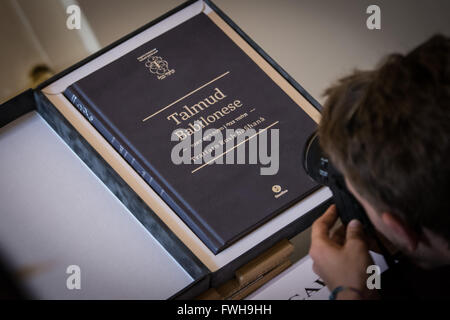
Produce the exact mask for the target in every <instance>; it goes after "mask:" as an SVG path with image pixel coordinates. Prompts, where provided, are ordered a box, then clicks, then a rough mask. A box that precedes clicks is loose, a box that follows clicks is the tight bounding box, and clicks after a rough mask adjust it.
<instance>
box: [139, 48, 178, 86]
mask: <svg viewBox="0 0 450 320" xmlns="http://www.w3.org/2000/svg"><path fill="white" fill-rule="evenodd" d="M156 53H158V50H157V49H152V50H150V51H149V52H147V53H144V54H143V55H142V56H140V57H139V58H137V59H138V61H139V62H145V66H146V67H147V68H148V70H149V71H150V73H153V74H155V75H156V78H157V79H158V80H163V79H165V78H167V77H168V76H170V75H171V74H174V73H175V69H170V68H169V63H168V62H167V60H164V59H163V58H162V57H160V56H156Z"/></svg>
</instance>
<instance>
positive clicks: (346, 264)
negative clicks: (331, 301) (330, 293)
mask: <svg viewBox="0 0 450 320" xmlns="http://www.w3.org/2000/svg"><path fill="white" fill-rule="evenodd" d="M337 219H338V215H337V212H336V207H335V206H334V205H332V206H331V207H329V208H328V210H327V211H326V212H325V213H324V214H323V215H322V216H321V217H320V218H319V219H317V220H316V221H315V222H314V224H313V225H312V233H311V248H310V250H309V255H310V256H311V258H312V259H313V262H314V264H313V270H314V272H315V273H316V274H317V275H318V276H319V277H321V279H322V280H323V281H324V282H325V284H326V285H327V287H328V288H329V289H330V290H334V289H335V288H336V287H338V286H343V287H350V288H354V289H356V290H358V291H359V292H361V293H362V294H363V297H364V298H376V293H374V292H373V291H374V290H369V289H368V288H367V285H366V281H367V277H368V274H367V273H366V270H367V267H368V266H369V265H371V264H373V261H372V258H371V257H370V255H369V251H368V244H367V241H366V239H365V236H364V233H363V228H362V225H361V223H360V222H359V221H358V220H352V221H350V223H349V224H348V225H347V228H345V227H344V226H341V228H339V229H337V230H336V232H334V233H333V234H331V229H332V227H333V226H334V225H335V223H336V221H337ZM337 297H338V298H339V299H361V298H363V297H361V296H360V295H359V294H358V293H356V292H354V291H351V290H345V291H342V292H341V293H339V294H338V296H337Z"/></svg>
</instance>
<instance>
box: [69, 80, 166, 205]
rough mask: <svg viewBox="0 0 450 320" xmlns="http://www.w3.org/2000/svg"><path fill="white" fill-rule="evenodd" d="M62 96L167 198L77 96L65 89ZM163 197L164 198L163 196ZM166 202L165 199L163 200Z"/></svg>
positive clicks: (156, 190)
mask: <svg viewBox="0 0 450 320" xmlns="http://www.w3.org/2000/svg"><path fill="white" fill-rule="evenodd" d="M64 95H65V96H66V98H68V99H69V101H70V102H71V103H72V104H73V105H74V106H75V107H76V108H77V109H78V110H79V111H80V112H81V114H82V115H83V116H84V117H85V118H86V119H87V120H88V121H89V122H90V123H91V124H92V125H93V126H94V127H95V128H96V129H97V131H98V132H100V134H101V135H102V136H103V137H104V138H105V139H106V140H107V141H108V142H109V143H110V144H111V145H112V146H113V148H114V149H116V151H117V152H119V154H120V155H121V156H122V157H123V158H124V159H125V160H126V161H127V162H128V163H129V164H130V165H131V166H132V167H133V169H134V170H136V171H137V173H138V174H139V175H140V176H141V177H142V178H143V179H144V180H145V181H146V182H147V183H148V184H149V185H150V186H151V187H152V188H153V190H155V192H156V193H158V194H159V195H160V196H161V197H163V198H167V193H165V192H164V190H163V188H162V187H161V186H160V185H159V184H158V183H157V182H156V181H155V180H154V179H153V178H152V176H151V175H150V174H149V173H148V172H147V171H146V170H145V169H144V168H143V167H142V165H141V164H140V163H139V161H137V160H136V159H135V158H134V157H133V156H132V155H131V154H130V153H129V152H128V150H127V149H126V148H125V146H123V145H122V144H121V143H120V141H118V140H117V138H116V137H115V136H114V135H113V134H112V133H111V132H110V131H109V130H108V129H107V128H106V127H105V126H104V125H103V123H102V122H101V121H100V120H99V119H97V117H96V116H95V115H94V114H93V113H92V112H91V111H90V110H89V109H88V108H87V107H86V105H85V103H84V102H83V101H81V100H80V98H78V96H77V95H76V94H75V93H74V92H73V91H72V90H71V88H70V87H69V88H67V89H66V90H65V91H64ZM164 195H165V196H164ZM164 200H166V199H164ZM167 200H168V201H170V203H172V202H173V200H172V199H170V198H169V199H167Z"/></svg>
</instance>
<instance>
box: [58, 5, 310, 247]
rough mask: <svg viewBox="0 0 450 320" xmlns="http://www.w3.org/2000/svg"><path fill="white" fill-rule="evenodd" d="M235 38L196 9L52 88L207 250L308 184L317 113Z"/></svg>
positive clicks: (300, 194)
mask: <svg viewBox="0 0 450 320" xmlns="http://www.w3.org/2000/svg"><path fill="white" fill-rule="evenodd" d="M245 45H246V44H245V43H243V44H242V43H238V42H237V41H236V39H233V37H232V35H231V34H230V33H229V32H227V30H226V29H224V27H223V26H221V25H220V24H218V23H217V21H214V16H211V15H206V14H204V13H200V14H198V15H196V16H194V17H193V18H190V19H188V20H187V21H185V22H183V23H181V24H180V25H178V26H176V27H174V28H173V29H171V30H169V31H167V32H165V33H163V34H162V35H160V36H158V37H156V38H154V39H152V40H151V41H149V42H147V43H145V44H144V45H142V46H140V47H138V48H137V49H135V50H133V51H131V52H129V53H127V54H125V55H124V56H122V57H120V58H119V59H117V60H115V61H113V62H112V63H110V64H108V65H106V66H105V67H103V68H100V69H98V70H96V71H94V72H93V73H91V74H89V75H88V76H86V77H84V78H82V79H81V80H79V81H77V82H75V83H73V84H72V85H70V86H69V87H68V88H67V89H66V90H65V91H64V95H65V96H66V98H67V99H69V100H70V102H71V103H72V104H73V105H74V106H75V107H76V108H77V109H78V110H79V111H80V112H81V113H82V114H83V115H84V116H85V117H86V118H87V119H88V120H89V121H90V122H91V123H92V125H93V126H94V127H95V128H96V129H97V130H98V131H99V132H100V133H101V134H102V135H103V136H104V137H105V139H106V140H107V141H108V142H109V143H110V144H111V145H112V146H113V147H114V148H115V149H116V150H117V151H118V152H119V153H120V154H121V155H122V157H123V158H124V159H125V160H126V161H127V162H128V163H129V164H130V165H131V166H132V167H133V168H134V169H135V170H136V171H137V172H138V173H139V174H140V176H141V177H142V178H143V179H144V180H145V181H146V182H147V183H148V184H149V185H150V186H151V187H152V188H153V189H154V190H155V191H156V192H157V193H158V194H159V195H160V197H161V198H162V199H163V200H164V201H165V202H166V203H167V204H168V205H169V206H170V207H171V208H172V210H173V211H174V212H175V213H176V214H177V215H178V216H179V217H180V218H181V219H182V220H183V221H184V223H186V225H188V226H189V228H190V229H191V230H192V231H193V232H194V233H195V234H196V235H197V236H198V237H199V238H200V239H201V240H202V241H203V243H204V244H205V245H206V246H207V247H208V248H209V249H210V250H211V251H212V252H214V253H215V254H217V253H219V252H220V251H221V250H223V249H224V248H226V247H227V246H229V245H230V244H232V243H233V242H235V241H237V240H238V239H240V238H241V237H243V236H245V235H246V234H248V233H249V232H250V231H252V230H254V229H255V228H257V227H258V226H260V225H262V224H263V223H265V222H267V221H268V220H269V219H271V218H273V217H275V216H276V215H277V214H279V213H281V212H282V211H283V210H285V209H286V208H288V207H289V206H291V205H293V204H294V203H296V202H297V201H299V200H301V199H303V198H304V197H305V196H306V195H308V194H309V193H311V192H312V191H313V190H315V189H316V187H317V186H316V184H315V183H314V182H313V181H312V180H311V179H309V177H308V176H307V175H306V173H305V172H304V170H303V168H302V164H301V155H302V151H303V148H304V145H305V143H306V139H307V137H308V136H309V135H310V134H311V133H312V131H313V130H315V128H316V121H317V119H315V120H313V119H312V118H311V116H310V115H309V114H308V113H307V112H305V109H304V108H302V106H301V102H299V101H298V99H295V97H294V96H295V94H293V93H292V92H289V90H287V89H286V88H284V87H283V85H282V81H281V80H280V79H281V77H280V76H279V75H278V76H277V75H274V74H273V73H271V71H270V69H269V68H266V67H265V65H264V63H266V62H265V61H263V60H261V58H260V57H259V58H255V56H253V55H252V54H251V52H250V51H248V50H246V47H245ZM258 59H260V60H258ZM277 77H278V78H277Z"/></svg>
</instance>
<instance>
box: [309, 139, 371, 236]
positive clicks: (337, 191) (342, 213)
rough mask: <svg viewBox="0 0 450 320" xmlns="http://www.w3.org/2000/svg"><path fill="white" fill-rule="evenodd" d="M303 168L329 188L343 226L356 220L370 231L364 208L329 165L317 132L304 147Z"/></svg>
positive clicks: (332, 166)
mask: <svg viewBox="0 0 450 320" xmlns="http://www.w3.org/2000/svg"><path fill="white" fill-rule="evenodd" d="M303 167H304V169H305V171H306V173H307V174H308V175H309V176H310V177H311V179H313V180H314V181H316V182H317V183H319V184H321V185H324V186H327V187H328V188H330V190H331V192H332V193H333V200H334V202H335V204H336V208H337V212H338V214H339V217H340V218H341V220H342V222H343V223H344V224H345V225H346V224H347V223H348V222H350V221H351V220H353V219H358V220H359V221H361V223H362V224H363V226H364V228H365V229H366V230H368V229H371V223H370V221H369V218H368V217H367V215H366V213H365V211H364V208H363V207H362V206H361V205H360V203H359V202H358V201H357V200H356V198H355V197H354V196H353V195H352V194H351V193H350V191H349V190H348V188H347V186H346V184H345V179H344V176H343V175H342V174H341V173H340V172H339V171H338V170H337V169H336V167H335V166H334V165H333V164H332V163H331V161H330V159H329V158H328V157H327V156H326V155H325V154H324V152H323V150H322V148H321V147H320V143H319V136H318V134H317V132H315V133H313V134H312V136H311V137H310V138H309V140H308V142H307V144H306V146H305V150H304V152H303Z"/></svg>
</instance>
